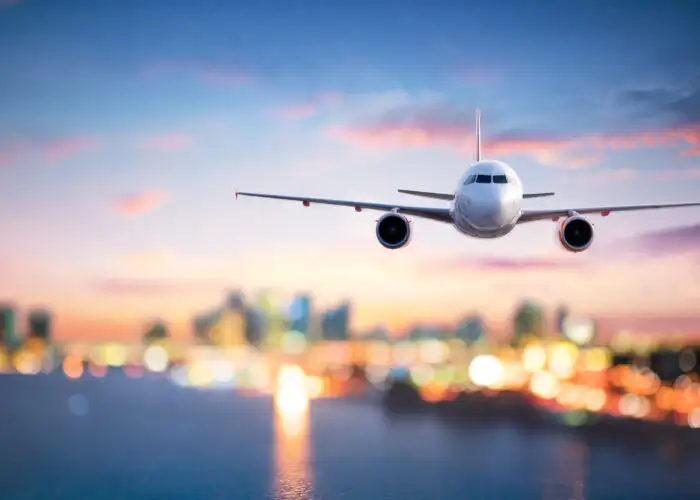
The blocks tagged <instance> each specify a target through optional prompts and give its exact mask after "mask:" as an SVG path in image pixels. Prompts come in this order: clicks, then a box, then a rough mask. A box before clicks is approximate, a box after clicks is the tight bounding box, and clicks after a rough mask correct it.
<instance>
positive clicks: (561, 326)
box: [555, 306, 569, 337]
mask: <svg viewBox="0 0 700 500" xmlns="http://www.w3.org/2000/svg"><path fill="white" fill-rule="evenodd" d="M568 317H569V309H568V308H567V307H566V306H559V308H558V309H557V314H556V325H555V328H556V330H557V334H558V335H559V336H560V337H563V336H565V329H566V326H565V325H566V319H567V318H568Z"/></svg>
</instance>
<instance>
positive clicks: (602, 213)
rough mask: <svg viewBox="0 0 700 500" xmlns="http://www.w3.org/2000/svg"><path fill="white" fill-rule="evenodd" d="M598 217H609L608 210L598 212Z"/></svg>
mask: <svg viewBox="0 0 700 500" xmlns="http://www.w3.org/2000/svg"><path fill="white" fill-rule="evenodd" d="M600 215H602V216H603V217H607V216H608V215H610V210H605V211H603V212H600Z"/></svg>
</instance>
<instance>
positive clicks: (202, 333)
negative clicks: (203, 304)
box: [192, 313, 217, 342]
mask: <svg viewBox="0 0 700 500" xmlns="http://www.w3.org/2000/svg"><path fill="white" fill-rule="evenodd" d="M216 316H217V313H205V314H200V315H198V316H196V317H195V318H194V320H193V321H192V333H193V335H194V337H195V338H196V339H198V340H202V341H205V342H209V341H211V338H210V337H209V331H210V330H211V325H212V324H213V323H214V322H215V320H216Z"/></svg>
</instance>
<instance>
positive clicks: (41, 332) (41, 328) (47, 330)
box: [28, 309, 51, 342]
mask: <svg viewBox="0 0 700 500" xmlns="http://www.w3.org/2000/svg"><path fill="white" fill-rule="evenodd" d="M28 322H29V334H28V337H30V338H34V339H41V340H44V341H46V342H48V341H50V340H51V315H50V314H49V312H48V311H45V310H40V309H35V310H33V311H30V313H29V321H28Z"/></svg>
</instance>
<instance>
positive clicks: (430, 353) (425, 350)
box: [420, 339, 450, 364]
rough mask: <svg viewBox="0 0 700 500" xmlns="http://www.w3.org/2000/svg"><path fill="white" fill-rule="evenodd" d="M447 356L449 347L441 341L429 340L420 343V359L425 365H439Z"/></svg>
mask: <svg viewBox="0 0 700 500" xmlns="http://www.w3.org/2000/svg"><path fill="white" fill-rule="evenodd" d="M449 355H450V349H449V346H448V345H447V344H446V343H445V342H442V341H441V340H437V339H430V340H425V341H423V342H421V346H420V357H421V358H422V359H423V361H424V362H425V363H432V364H441V363H444V362H445V360H446V359H447V358H448V356H449Z"/></svg>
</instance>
